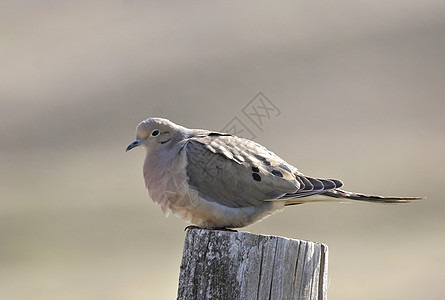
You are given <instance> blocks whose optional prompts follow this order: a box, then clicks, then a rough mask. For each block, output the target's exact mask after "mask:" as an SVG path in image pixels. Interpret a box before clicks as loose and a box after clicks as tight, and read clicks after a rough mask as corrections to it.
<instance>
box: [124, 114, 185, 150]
mask: <svg viewBox="0 0 445 300" xmlns="http://www.w3.org/2000/svg"><path fill="white" fill-rule="evenodd" d="M178 127H180V126H178V125H176V124H174V123H172V122H170V121H169V120H167V119H162V118H149V119H147V120H145V121H142V122H141V123H139V125H138V126H137V127H136V139H135V140H134V141H133V142H132V143H131V144H130V145H128V147H127V149H126V151H129V150H131V149H133V148H135V147H138V146H141V145H143V146H144V147H145V148H146V149H147V151H149V150H154V149H157V148H160V147H163V146H167V145H168V144H169V142H170V141H171V140H172V138H173V137H175V136H176V135H177V134H178V132H179V131H180V128H178Z"/></svg>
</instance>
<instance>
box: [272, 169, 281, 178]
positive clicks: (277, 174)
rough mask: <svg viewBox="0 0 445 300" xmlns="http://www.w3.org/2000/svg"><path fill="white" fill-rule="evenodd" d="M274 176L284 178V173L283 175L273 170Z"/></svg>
mask: <svg viewBox="0 0 445 300" xmlns="http://www.w3.org/2000/svg"><path fill="white" fill-rule="evenodd" d="M272 174H274V175H275V176H278V177H283V173H281V172H280V171H278V170H272Z"/></svg>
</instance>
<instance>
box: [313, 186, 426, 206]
mask: <svg viewBox="0 0 445 300" xmlns="http://www.w3.org/2000/svg"><path fill="white" fill-rule="evenodd" d="M321 195H324V196H328V197H331V198H338V199H339V200H341V199H346V200H357V201H367V202H375V203H409V202H411V201H413V200H421V199H425V197H393V196H377V195H365V194H360V193H354V192H348V191H343V190H340V189H335V190H330V191H326V192H324V193H322V194H321Z"/></svg>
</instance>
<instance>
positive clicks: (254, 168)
mask: <svg viewBox="0 0 445 300" xmlns="http://www.w3.org/2000/svg"><path fill="white" fill-rule="evenodd" d="M259 171H260V169H258V167H255V166H254V167H252V172H256V173H258V172H259Z"/></svg>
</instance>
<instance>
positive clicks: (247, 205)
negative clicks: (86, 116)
mask: <svg viewBox="0 0 445 300" xmlns="http://www.w3.org/2000/svg"><path fill="white" fill-rule="evenodd" d="M141 145H142V146H144V147H145V149H146V151H147V153H146V156H145V161H144V166H143V174H144V179H145V185H146V187H147V189H148V192H149V195H150V197H151V198H152V200H153V201H154V202H156V203H157V204H159V205H160V206H161V208H162V210H163V212H164V213H165V214H167V215H168V213H169V212H173V213H174V214H175V215H177V216H179V217H181V218H182V219H184V220H185V221H187V222H190V223H192V224H194V225H196V226H198V227H203V228H238V227H244V226H247V225H249V224H252V223H254V222H256V221H259V220H261V219H263V218H265V217H266V216H269V215H271V214H272V213H274V212H277V211H279V210H282V209H283V208H284V207H285V206H289V205H294V204H301V203H306V202H315V201H332V200H334V201H342V200H359V201H369V202H378V203H403V202H408V201H410V200H415V199H421V198H420V197H382V196H373V195H364V194H358V193H352V192H347V191H344V190H341V189H339V188H340V187H341V186H343V183H342V182H341V181H340V180H336V179H320V178H314V177H309V176H305V175H304V174H303V173H301V172H299V171H298V169H297V168H295V167H294V166H292V165H290V164H288V163H287V162H285V161H284V160H283V159H281V158H280V157H278V156H277V155H276V154H274V153H273V152H271V151H269V150H267V149H266V148H265V147H263V146H261V145H260V144H257V143H255V142H253V141H251V140H248V139H244V138H240V137H236V136H234V135H232V134H229V133H221V132H214V131H208V130H202V129H188V128H185V127H183V126H180V125H177V124H175V123H173V122H171V121H169V120H167V119H162V118H149V119H147V120H145V121H142V122H141V123H140V124H139V125H138V126H137V128H136V139H135V140H134V141H133V142H132V143H131V144H130V145H129V146H128V147H127V149H126V151H129V150H130V149H133V148H135V147H137V146H141Z"/></svg>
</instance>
